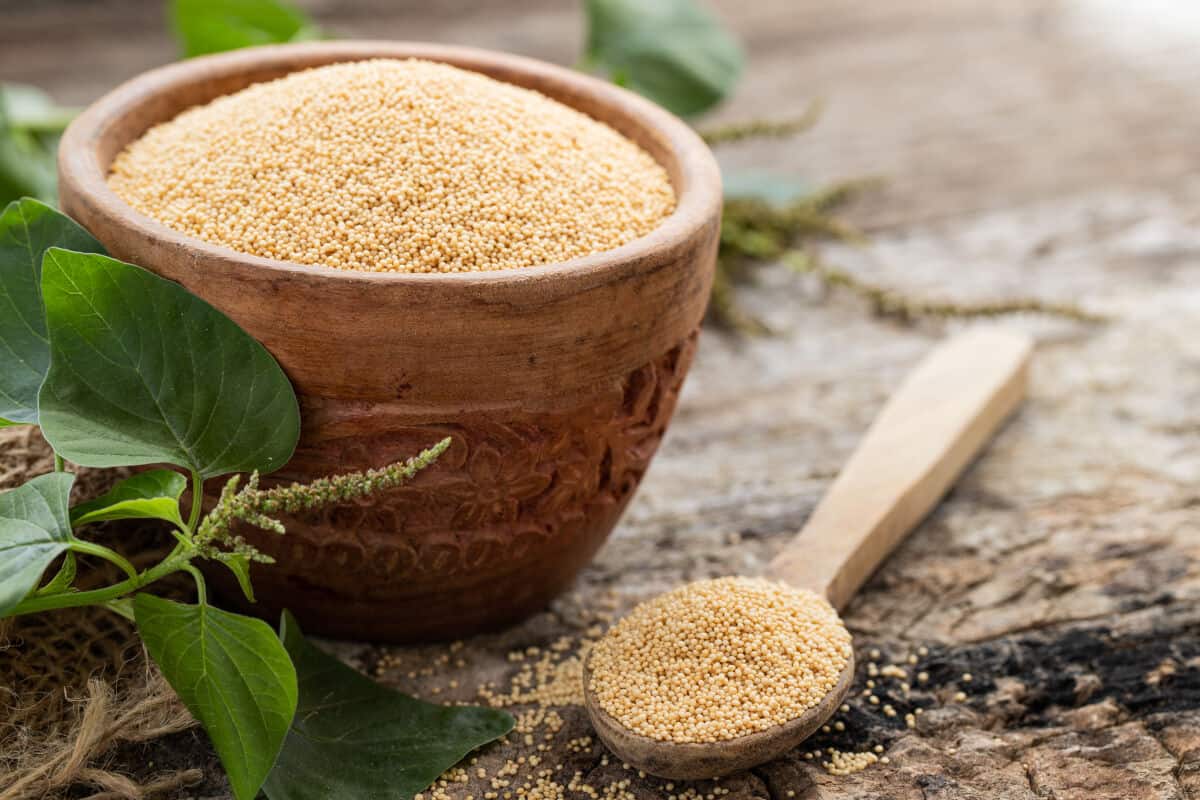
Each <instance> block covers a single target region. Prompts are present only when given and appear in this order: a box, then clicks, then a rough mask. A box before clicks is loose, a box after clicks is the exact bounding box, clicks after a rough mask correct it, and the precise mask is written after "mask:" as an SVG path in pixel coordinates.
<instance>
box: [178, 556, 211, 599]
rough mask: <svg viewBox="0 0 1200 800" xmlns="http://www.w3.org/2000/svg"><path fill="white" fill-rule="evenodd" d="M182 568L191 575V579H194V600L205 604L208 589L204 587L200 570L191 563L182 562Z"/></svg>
mask: <svg viewBox="0 0 1200 800" xmlns="http://www.w3.org/2000/svg"><path fill="white" fill-rule="evenodd" d="M183 570H184V572H187V573H188V574H189V575H191V576H192V579H193V580H194V581H196V594H197V595H198V596H197V598H196V602H197V603H199V604H200V605H202V606H203V605H207V604H208V591H207V589H206V588H205V585H204V576H203V575H201V574H200V570H198V569H196V568H195V567H193V566H192V565H191V564H184V566H183Z"/></svg>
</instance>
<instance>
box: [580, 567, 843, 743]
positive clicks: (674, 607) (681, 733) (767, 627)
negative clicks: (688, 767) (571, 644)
mask: <svg viewBox="0 0 1200 800" xmlns="http://www.w3.org/2000/svg"><path fill="white" fill-rule="evenodd" d="M850 654H851V646H850V633H849V632H848V631H847V630H846V628H845V626H844V625H842V622H841V620H840V619H839V618H838V615H837V612H836V611H834V610H833V608H832V607H831V606H830V605H829V603H827V602H825V600H824V599H822V598H821V597H819V596H818V595H816V594H814V593H813V592H809V591H805V590H801V589H794V588H791V587H789V586H786V585H784V584H781V583H775V582H773V581H768V580H764V579H761V578H719V579H716V580H709V581H699V582H696V583H691V584H686V585H684V586H681V587H680V588H678V589H675V590H673V591H671V592H668V593H666V594H664V595H661V596H659V597H657V598H655V599H653V600H650V601H648V602H646V603H643V604H642V605H640V606H638V607H637V608H635V609H634V610H633V612H632V613H631V614H630V615H629V616H627V617H626V618H625V619H623V620H621V621H620V622H618V623H617V624H616V625H615V626H613V628H612V629H611V630H609V632H608V633H607V635H605V637H604V638H603V639H601V640H600V641H599V642H597V643H596V644H595V645H594V646H593V648H592V652H591V660H590V666H591V671H592V676H591V684H590V687H589V688H590V689H591V691H592V692H593V693H594V694H595V696H596V700H597V701H598V703H599V705H600V707H601V708H603V709H604V710H605V711H606V712H608V713H609V714H610V715H611V716H612V717H613V718H615V719H616V720H617V721H618V722H620V723H621V724H623V725H624V726H625V727H627V728H629V729H630V730H632V731H634V732H635V733H639V734H641V735H643V736H647V737H649V738H651V739H658V740H660V741H671V742H717V741H724V740H727V739H732V738H735V737H738V736H744V735H746V734H750V733H756V732H758V731H763V730H767V729H768V728H771V727H773V726H775V725H779V724H783V723H786V722H788V721H790V720H792V719H794V718H796V717H798V716H800V715H801V714H802V713H804V712H805V711H807V710H808V709H810V708H812V707H813V706H815V705H816V704H817V703H819V702H820V701H821V700H822V699H823V698H824V697H825V696H826V695H827V694H828V693H829V692H830V691H831V690H832V689H833V687H834V686H835V685H836V684H837V681H838V678H839V677H840V675H841V673H842V670H843V669H844V668H845V666H846V664H847V662H848V660H849V658H850Z"/></svg>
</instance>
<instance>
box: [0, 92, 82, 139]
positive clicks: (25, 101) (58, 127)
mask: <svg viewBox="0 0 1200 800" xmlns="http://www.w3.org/2000/svg"><path fill="white" fill-rule="evenodd" d="M77 113H79V112H78V109H75V108H68V107H66V106H60V105H58V104H57V103H55V102H54V100H53V98H51V97H50V95H48V94H46V93H45V92H43V91H42V90H41V89H39V88H37V87H36V86H30V85H28V84H25V83H0V117H2V118H3V119H4V121H5V122H6V123H7V125H8V127H9V128H13V129H17V130H25V131H29V132H32V133H35V134H37V133H61V132H62V130H63V129H64V128H66V127H67V124H68V123H70V121H71V120H72V119H74V117H75V115H76V114H77Z"/></svg>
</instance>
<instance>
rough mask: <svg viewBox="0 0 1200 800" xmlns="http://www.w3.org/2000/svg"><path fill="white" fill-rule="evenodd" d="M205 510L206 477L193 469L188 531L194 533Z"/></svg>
mask: <svg viewBox="0 0 1200 800" xmlns="http://www.w3.org/2000/svg"><path fill="white" fill-rule="evenodd" d="M203 510H204V479H203V478H201V477H200V473H199V472H196V471H195V470H192V513H191V514H190V515H188V524H187V532H188V535H189V536H190V535H193V534H194V533H195V532H196V526H197V525H199V524H200V514H201V512H203Z"/></svg>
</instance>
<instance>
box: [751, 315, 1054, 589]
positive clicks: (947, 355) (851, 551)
mask: <svg viewBox="0 0 1200 800" xmlns="http://www.w3.org/2000/svg"><path fill="white" fill-rule="evenodd" d="M1032 350H1033V342H1032V341H1031V340H1030V339H1029V337H1027V336H1023V335H1020V334H1016V333H1010V332H1003V331H999V330H981V331H975V332H970V333H966V334H962V335H960V336H956V337H955V338H953V339H951V340H950V341H948V342H946V343H945V344H942V345H940V346H938V347H937V349H935V350H934V351H933V352H932V353H931V354H930V355H929V356H927V357H926V358H925V360H924V361H922V362H921V363H920V364H919V365H918V366H917V368H916V369H915V370H914V371H913V372H912V373H911V374H910V375H909V376H908V378H907V379H906V380H905V381H904V383H903V384H902V385H901V386H900V388H899V390H898V391H897V392H896V393H895V394H894V395H893V396H892V398H891V399H890V400H889V401H888V403H887V405H885V406H884V408H883V410H882V411H881V412H880V414H879V416H878V417H876V419H875V422H874V423H872V425H871V427H870V429H869V430H868V431H867V433H866V435H865V436H864V437H863V439H862V442H860V443H859V445H858V449H856V450H855V451H854V453H853V454H852V455H851V456H850V460H849V462H847V464H846V466H845V467H844V468H843V469H842V471H841V473H840V474H839V475H838V477H837V479H836V480H835V481H834V482H833V485H832V486H830V488H829V491H828V492H827V493H826V494H825V497H824V498H822V500H821V502H820V503H819V504H818V505H817V507H816V509H815V510H814V511H813V513H812V516H811V517H809V520H808V522H807V523H806V524H805V526H804V529H803V530H801V531H800V533H799V534H798V535H797V536H796V537H794V538H793V539H792V541H791V542H789V543H788V544H787V546H786V547H785V548H784V549H783V551H782V552H781V553H780V554H779V555H778V556H776V558H775V560H774V561H772V562H771V564H770V566H769V567H768V574H769V575H771V576H772V577H774V578H776V579H778V580H782V581H786V582H787V583H789V584H791V585H793V586H798V587H801V588H805V589H812V590H813V591H815V592H818V593H820V594H822V595H824V596H825V597H826V598H827V599H828V600H829V602H830V603H832V604H833V606H834V607H835V608H837V609H838V610H839V611H840V610H841V609H842V608H843V607H845V605H846V604H847V603H848V602H849V601H850V598H852V597H853V596H854V593H855V592H856V591H858V587H859V586H861V585H862V584H863V582H864V581H865V580H866V579H867V578H869V577H870V576H871V573H872V572H874V571H875V568H876V567H878V566H879V564H880V563H881V562H882V561H883V560H884V559H885V558H887V556H888V554H890V553H891V552H892V550H893V549H895V547H896V546H897V545H898V544H900V542H901V541H903V539H904V537H905V536H907V535H908V533H909V532H910V531H912V530H913V528H915V527H916V526H917V523H919V522H920V521H921V520H922V519H924V518H925V516H926V515H927V514H928V513H929V512H930V511H931V510H932V509H933V507H934V506H935V505H937V503H938V501H939V500H941V498H942V496H943V495H944V494H945V493H946V491H947V490H949V488H950V486H951V485H953V483H954V481H955V480H956V479H957V478H958V476H959V475H960V474H961V473H962V471H963V470H964V469H965V468H966V467H967V465H968V464H970V463H971V461H972V460H973V459H974V457H975V455H976V454H977V453H978V452H979V451H980V449H982V447H983V445H984V444H985V443H986V442H987V441H988V440H989V439H990V438H991V437H992V434H994V433H995V432H996V430H997V429H998V428H999V427H1000V425H1001V423H1003V422H1004V421H1005V419H1007V418H1008V416H1009V415H1010V414H1011V413H1012V412H1013V411H1014V410H1016V408H1017V405H1018V404H1019V403H1020V401H1021V398H1022V397H1023V396H1024V394H1025V384H1026V378H1027V373H1028V369H1027V367H1028V364H1029V356H1030V353H1031V352H1032Z"/></svg>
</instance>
